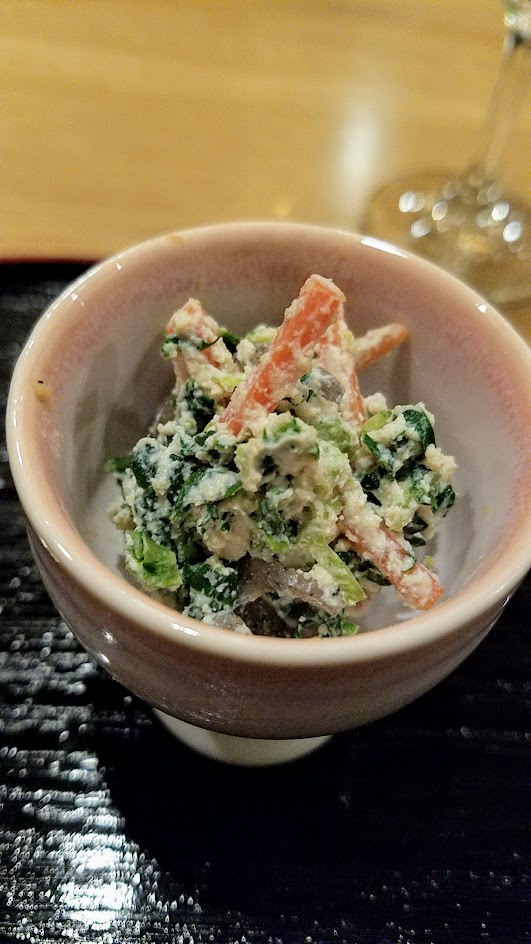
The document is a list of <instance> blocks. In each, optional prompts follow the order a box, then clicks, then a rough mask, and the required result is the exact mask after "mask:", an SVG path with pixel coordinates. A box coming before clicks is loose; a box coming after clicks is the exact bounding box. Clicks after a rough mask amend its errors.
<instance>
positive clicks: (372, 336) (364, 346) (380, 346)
mask: <svg viewBox="0 0 531 944" xmlns="http://www.w3.org/2000/svg"><path fill="white" fill-rule="evenodd" d="M408 336H409V331H408V329H407V328H406V327H405V325H401V324H396V323H393V324H388V325H384V326H383V327H382V328H373V329H372V330H371V331H367V334H364V335H363V336H362V337H361V338H356V347H355V351H354V365H355V367H356V370H363V368H364V367H368V366H369V364H372V363H373V361H376V360H378V358H380V357H384V356H385V355H386V354H389V352H390V351H392V350H393V348H395V347H398V345H399V344H402V342H403V341H405V340H406V338H407V337H408Z"/></svg>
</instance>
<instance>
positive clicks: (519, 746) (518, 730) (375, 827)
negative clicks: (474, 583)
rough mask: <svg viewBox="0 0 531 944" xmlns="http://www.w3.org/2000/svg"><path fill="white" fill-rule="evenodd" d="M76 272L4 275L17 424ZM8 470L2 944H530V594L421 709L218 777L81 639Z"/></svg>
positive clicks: (1, 500)
mask: <svg viewBox="0 0 531 944" xmlns="http://www.w3.org/2000/svg"><path fill="white" fill-rule="evenodd" d="M79 271H80V269H79V267H77V268H76V267H75V266H68V265H64V266H58V265H54V266H46V265H15V266H3V267H0V279H1V283H0V331H1V347H0V356H1V362H0V363H1V382H2V399H3V406H2V412H3V411H4V408H5V394H6V389H7V383H8V379H9V375H10V372H11V370H12V365H13V362H14V359H15V358H16V356H17V354H18V352H19V350H20V347H21V343H22V341H23V340H24V338H25V337H26V335H27V333H28V331H29V329H30V327H31V325H32V323H33V322H34V320H35V318H36V317H37V315H38V314H39V313H40V312H41V311H42V309H43V308H44V307H45V305H46V303H47V302H48V301H49V300H50V299H51V298H52V297H54V296H55V295H56V294H57V293H58V291H60V289H61V288H62V287H63V286H64V284H65V283H66V282H67V281H69V280H70V279H71V278H73V277H75V275H77V274H78V272H79ZM0 459H1V467H0V476H1V491H0V604H1V615H0V621H1V623H0V944H8V942H15V941H28V942H35V944H37V942H38V944H44V942H57V941H71V942H74V944H76V942H89V941H91V942H101V944H126V942H127V944H130V942H135V941H139V942H146V944H147V942H176V944H198V942H204V944H217V942H220V944H221V942H223V944H225V942H226V944H252V942H265V944H319V942H327V944H328V942H338V944H341V942H343V941H344V942H346V944H407V942H410V944H429V942H432V944H469V942H470V944H478V942H490V944H502V942H504V944H523V942H525V941H529V939H530V936H531V935H529V934H528V929H529V928H530V927H531V922H530V912H529V908H528V906H527V904H526V902H527V903H528V902H529V887H528V885H527V884H526V876H528V867H529V861H530V856H529V852H530V848H529V832H528V822H529V816H528V812H529V803H528V801H529V773H530V763H529V735H528V734H526V730H528V728H526V726H528V725H529V710H528V709H529V656H528V643H527V638H526V636H527V633H526V630H527V629H528V623H529V602H530V601H529V597H530V584H529V581H528V583H527V585H526V586H524V587H522V588H521V589H520V590H519V592H518V593H517V595H516V596H515V598H514V599H513V601H512V602H511V603H510V604H509V606H508V608H507V609H506V611H505V613H504V615H503V617H502V619H501V620H500V622H499V623H498V625H497V626H496V627H495V629H494V630H493V631H492V632H491V634H490V636H489V637H488V638H487V640H486V641H485V642H484V643H483V644H482V645H481V647H480V648H479V649H478V650H477V651H476V653H474V655H472V656H471V657H470V658H469V659H468V660H467V662H466V663H465V664H464V665H463V666H462V667H461V668H460V669H459V670H458V671H456V672H455V673H454V674H453V675H452V676H451V677H450V678H449V679H448V680H447V681H445V682H444V683H443V684H441V685H439V687H438V688H437V689H436V690H435V691H433V692H431V693H430V694H428V695H426V696H424V697H423V698H422V699H420V700H419V701H417V702H416V704H414V705H412V706H411V707H409V708H407V709H405V710H403V711H401V712H399V713H398V714H396V715H395V716H394V717H392V718H388V719H386V720H384V721H381V722H379V723H377V724H373V725H372V726H370V727H368V728H366V729H363V730H360V731H356V732H352V733H349V734H345V735H342V736H340V737H337V738H335V739H334V740H333V741H332V742H330V743H329V744H328V745H327V746H326V747H325V748H324V749H322V750H321V751H320V752H318V753H316V754H314V755H313V756H311V757H309V758H307V759H305V760H303V761H300V762H298V763H296V764H294V765H291V766H286V767H283V768H272V769H270V770H259V771H258V770H242V769H231V768H228V767H222V766H219V765H214V764H212V763H210V762H208V761H206V760H203V759H202V758H200V757H198V756H196V755H194V754H192V753H191V752H189V751H188V750H187V749H185V748H184V747H181V746H179V744H178V743H177V742H175V741H173V740H172V739H171V737H170V736H169V735H168V734H167V733H166V732H165V731H164V730H162V729H161V728H160V727H159V725H158V724H157V723H155V722H154V720H153V719H152V716H151V714H150V712H149V710H148V709H146V707H145V706H144V705H143V704H142V703H141V702H139V701H138V700H137V699H135V698H133V697H131V696H130V695H128V693H127V692H126V691H125V690H124V689H122V688H121V687H120V686H119V685H117V684H116V683H115V682H113V681H112V680H111V679H110V678H109V677H107V676H106V675H105V674H104V673H103V671H102V670H100V669H99V668H97V667H96V666H95V664H94V663H93V662H92V660H91V659H90V657H89V656H88V655H86V654H85V653H84V651H83V650H82V649H81V648H80V647H79V645H78V644H77V643H76V641H75V639H74V637H73V636H72V633H71V632H70V631H69V629H68V628H67V627H66V626H65V624H64V623H63V622H62V621H61V619H60V618H59V617H58V616H57V614H56V612H55V611H54V608H53V606H52V605H51V603H50V601H49V600H48V598H47V596H46V593H45V591H44V590H43V588H42V585H41V583H40V580H39V577H38V575H37V573H36V571H35V568H34V566H33V563H32V560H31V556H30V553H29V549H28V545H27V541H26V537H25V532H24V526H23V522H22V518H21V514H20V509H19V505H18V502H17V498H16V495H15V492H14V490H13V487H12V483H11V479H10V474H9V470H8V466H7V462H6V455H5V448H4V447H3V446H2V453H1V456H0Z"/></svg>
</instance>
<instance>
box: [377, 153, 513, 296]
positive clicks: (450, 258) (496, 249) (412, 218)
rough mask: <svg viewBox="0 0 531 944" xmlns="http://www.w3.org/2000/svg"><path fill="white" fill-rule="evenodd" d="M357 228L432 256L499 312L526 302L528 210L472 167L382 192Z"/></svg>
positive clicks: (411, 180)
mask: <svg viewBox="0 0 531 944" xmlns="http://www.w3.org/2000/svg"><path fill="white" fill-rule="evenodd" d="M362 229H363V231H364V232H366V233H369V234H370V235H373V236H377V237H378V238H380V239H385V240H387V241H388V242H393V243H396V245H398V246H401V247H403V248H405V249H409V250H410V251H411V252H415V253H417V254H418V255H420V256H424V257H425V258H427V259H430V260H431V261H432V262H435V263H437V264H438V265H440V266H441V267H442V268H444V269H447V270H448V271H449V272H452V273H453V274H454V275H456V276H457V277H458V278H460V279H462V280H463V281H464V282H467V283H468V284H469V285H471V286H472V287H473V288H475V289H476V291H478V292H479V293H480V294H481V295H483V296H484V297H486V298H487V299H488V300H489V301H491V302H492V304H493V305H495V306H496V307H497V308H500V309H501V310H502V311H507V310H510V309H511V308H512V307H513V306H516V307H518V306H521V305H523V304H526V303H528V302H529V301H531V211H530V208H529V207H528V206H527V205H526V204H524V203H523V202H521V201H518V200H516V199H513V198H512V197H508V196H506V195H504V194H502V193H501V192H500V190H499V188H498V187H497V185H496V183H495V182H494V181H491V180H485V179H484V178H482V177H481V175H480V173H479V172H478V171H475V170H474V168H472V169H471V170H470V171H468V172H467V173H466V174H465V175H464V176H463V177H460V178H454V179H453V180H452V179H451V178H450V177H449V175H448V174H447V173H446V174H444V173H424V174H417V175H413V176H412V177H409V178H408V177H406V178H404V179H402V180H397V181H394V182H393V183H390V184H387V185H386V186H384V187H382V189H381V190H379V191H378V192H377V193H376V194H374V196H373V197H372V199H371V200H370V202H369V205H368V207H367V210H366V212H365V216H364V219H363V221H362Z"/></svg>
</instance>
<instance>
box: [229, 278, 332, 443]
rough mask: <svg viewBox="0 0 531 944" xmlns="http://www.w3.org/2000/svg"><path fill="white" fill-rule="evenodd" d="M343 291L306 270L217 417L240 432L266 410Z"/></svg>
mask: <svg viewBox="0 0 531 944" xmlns="http://www.w3.org/2000/svg"><path fill="white" fill-rule="evenodd" d="M344 301H345V296H344V295H343V292H341V291H340V289H338V288H337V286H336V285H334V283H333V282H331V281H330V279H325V278H323V277H322V276H320V275H311V276H310V277H309V278H308V279H307V280H306V282H305V283H304V285H303V287H302V289H301V291H300V293H299V295H298V297H297V298H296V299H295V301H293V302H292V304H291V305H290V306H289V308H287V309H286V312H285V314H284V321H283V322H282V324H281V326H280V328H279V329H278V331H277V334H276V337H275V340H274V341H273V343H272V345H271V347H270V348H269V351H267V353H266V354H264V355H263V357H262V359H261V360H260V361H259V363H258V364H257V365H256V367H255V368H254V370H253V371H252V373H251V374H250V376H249V377H248V378H247V380H246V381H244V382H243V383H241V384H240V385H239V387H237V388H236V390H235V391H234V393H233V395H232V397H231V399H230V402H229V404H228V406H227V407H226V409H225V411H224V413H222V415H221V417H220V421H221V423H222V424H224V425H225V426H226V427H227V428H228V430H229V431H230V432H231V433H232V434H233V435H234V436H239V434H240V433H241V432H242V430H243V429H244V428H245V426H246V425H247V424H248V422H249V420H250V419H251V418H252V416H253V414H254V413H255V411H256V410H257V409H261V410H266V411H267V412H270V411H271V410H274V409H275V407H276V406H277V405H278V404H279V403H280V401H281V400H282V399H284V397H287V396H289V395H290V393H291V392H292V390H293V387H294V385H295V384H296V382H297V381H298V380H299V378H300V377H301V376H302V375H303V374H304V373H305V372H306V371H307V369H308V367H309V366H310V363H311V359H312V356H313V352H314V349H315V346H316V344H317V342H318V341H319V339H320V338H321V337H322V336H323V334H324V332H325V331H326V329H327V328H328V327H329V325H330V324H332V323H333V322H334V321H335V320H336V319H337V318H338V317H339V315H340V312H341V310H342V306H343V302H344Z"/></svg>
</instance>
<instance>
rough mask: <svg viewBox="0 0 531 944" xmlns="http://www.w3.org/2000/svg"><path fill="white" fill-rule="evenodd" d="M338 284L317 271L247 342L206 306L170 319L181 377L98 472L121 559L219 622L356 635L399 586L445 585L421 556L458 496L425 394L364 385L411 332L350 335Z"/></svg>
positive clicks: (409, 593) (170, 597)
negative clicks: (109, 485)
mask: <svg viewBox="0 0 531 944" xmlns="http://www.w3.org/2000/svg"><path fill="white" fill-rule="evenodd" d="M344 302H345V297H344V295H343V293H342V292H341V291H340V289H339V288H337V286H336V285H334V283H333V282H332V281H330V280H329V279H326V278H323V277H322V276H319V275H311V276H310V277H309V278H308V279H307V280H306V282H305V283H304V285H303V287H302V289H301V291H300V293H299V296H298V297H297V298H296V299H295V301H294V302H293V303H292V304H291V305H290V307H289V308H288V309H287V310H286V312H285V314H284V320H283V322H282V324H281V326H280V327H279V328H278V329H275V328H272V327H268V326H266V325H259V326H258V327H256V328H254V329H253V330H252V331H251V332H249V333H248V334H247V335H245V337H243V338H241V339H240V338H237V337H235V336H234V335H233V334H232V333H231V332H230V331H228V330H226V329H224V328H221V327H220V326H219V325H218V324H217V323H216V321H215V320H214V319H213V318H212V317H211V316H210V315H208V314H207V313H206V312H205V311H204V309H203V307H202V306H201V303H200V302H199V301H196V300H195V299H189V301H188V302H187V303H186V304H185V305H184V306H183V307H182V308H181V309H180V310H179V311H177V312H176V313H175V314H174V315H173V316H172V317H171V319H170V321H169V323H168V325H167V328H166V336H165V339H164V341H163V344H162V355H163V357H165V358H169V359H170V360H171V362H172V364H173V367H174V370H175V377H176V383H175V387H174V389H173V391H172V393H171V395H170V397H169V398H168V400H167V401H166V402H165V403H164V404H163V406H162V407H161V409H160V411H159V414H158V415H157V417H156V418H155V420H154V423H153V426H152V428H151V429H150V430H149V432H148V434H147V435H146V436H145V437H143V438H142V439H140V441H139V442H138V443H137V444H136V446H135V447H134V448H133V450H132V452H131V454H130V455H127V456H121V457H119V458H114V459H111V460H110V461H109V462H108V463H107V468H108V470H109V471H112V472H113V473H114V474H115V476H116V478H117V480H118V482H119V484H120V487H121V498H120V499H119V500H118V501H117V502H116V503H115V504H114V505H113V506H112V508H111V509H110V514H111V517H112V519H113V521H114V523H115V524H116V525H117V526H118V527H119V528H121V529H122V530H123V531H124V534H125V564H126V568H127V570H128V571H129V572H130V573H131V574H132V575H133V576H134V577H135V578H136V580H137V581H138V582H139V584H140V585H141V586H142V588H143V589H144V590H146V591H147V592H149V593H153V594H156V595H157V598H158V599H161V600H163V601H164V602H166V603H168V604H169V605H170V606H173V607H175V608H176V609H178V610H180V611H182V612H184V613H185V614H187V615H189V616H192V617H195V618H196V619H200V620H204V621H206V622H209V623H213V624H215V625H218V626H222V627H225V628H230V629H234V630H237V631H239V632H246V633H248V632H253V633H259V634H262V635H274V636H283V637H303V638H304V637H308V636H341V635H352V634H354V633H356V632H357V631H358V630H359V629H360V627H362V614H363V609H364V606H365V605H366V604H367V602H368V601H370V599H371V597H373V596H374V594H375V593H378V591H379V590H380V589H381V588H382V587H384V586H389V585H392V586H393V587H394V590H395V591H396V593H398V595H399V597H400V598H401V600H402V601H403V602H404V603H405V604H406V605H408V606H409V607H413V608H415V609H421V610H426V609H429V608H430V607H431V606H433V605H434V604H435V603H436V602H437V600H438V599H439V597H440V596H441V594H442V593H443V587H442V586H441V584H440V582H439V580H438V579H437V577H436V576H435V574H434V573H433V572H432V570H431V569H430V568H431V565H432V561H431V559H430V558H425V559H424V563H421V562H420V560H418V559H417V554H418V553H419V551H418V549H419V548H422V547H423V546H424V545H425V544H426V542H427V541H429V539H430V538H432V536H433V534H434V532H435V529H436V527H437V525H438V524H439V522H440V521H441V520H442V518H444V516H445V515H446V513H447V512H448V510H449V509H450V508H451V506H452V505H453V503H454V499H455V493H454V490H453V487H452V479H453V476H454V472H455V468H456V466H455V462H454V460H453V458H452V457H450V456H446V455H444V454H443V453H442V452H441V451H440V449H439V448H438V447H437V446H436V443H435V435H434V418H433V416H432V414H431V413H430V412H429V411H428V410H427V409H426V407H425V406H424V404H423V403H416V404H406V405H401V406H392V407H390V406H388V404H387V403H386V400H385V398H384V396H383V395H382V394H381V393H375V394H373V395H371V396H368V397H363V396H362V394H361V392H360V387H359V383H358V377H357V372H358V371H359V370H361V369H363V367H365V366H366V365H368V364H370V363H372V362H373V361H374V360H376V359H377V358H379V357H381V356H384V355H385V354H387V353H388V352H389V351H391V350H392V349H393V348H394V347H396V346H397V345H398V344H400V343H402V342H403V341H404V340H405V339H406V338H407V330H406V329H405V328H404V327H403V326H402V325H398V324H391V325H386V326H384V327H382V328H379V329H376V330H373V331H369V332H368V333H367V334H365V335H364V336H363V337H360V338H356V337H354V336H353V334H352V333H351V332H350V330H349V329H348V327H347V325H346V323H345V320H344Z"/></svg>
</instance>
